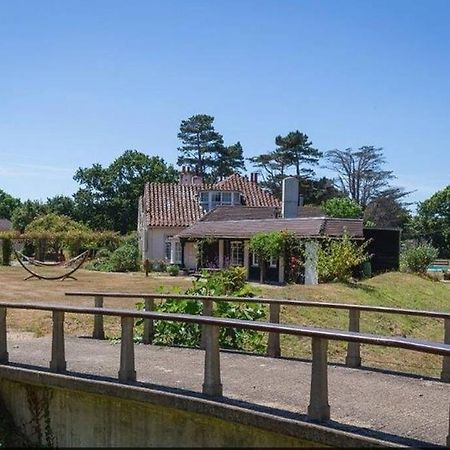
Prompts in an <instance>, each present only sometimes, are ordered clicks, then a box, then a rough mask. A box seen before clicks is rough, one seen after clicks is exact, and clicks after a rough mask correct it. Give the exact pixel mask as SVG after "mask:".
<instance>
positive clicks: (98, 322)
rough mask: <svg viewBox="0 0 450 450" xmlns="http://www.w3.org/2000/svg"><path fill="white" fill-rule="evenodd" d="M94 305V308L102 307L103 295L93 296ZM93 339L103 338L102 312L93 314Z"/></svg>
mask: <svg viewBox="0 0 450 450" xmlns="http://www.w3.org/2000/svg"><path fill="white" fill-rule="evenodd" d="M94 306H95V307H96V308H103V297H102V296H101V295H96V296H95V297H94ZM92 337H93V338H94V339H105V328H104V325H103V314H95V315H94V332H93V333H92Z"/></svg>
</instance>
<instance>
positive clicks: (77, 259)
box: [14, 250, 89, 280]
mask: <svg viewBox="0 0 450 450" xmlns="http://www.w3.org/2000/svg"><path fill="white" fill-rule="evenodd" d="M14 253H15V255H16V258H17V261H19V264H20V265H21V266H22V267H23V268H24V269H25V270H26V271H27V272H28V273H29V274H30V275H29V276H28V277H26V278H24V280H28V279H30V278H38V279H39V280H65V279H66V278H72V280H76V278H75V277H74V276H72V274H73V273H75V272H76V271H77V270H78V269H79V268H80V267H81V266H82V265H83V263H84V262H85V261H86V259H87V257H88V254H89V250H86V251H85V252H83V253H81V255H78V256H76V257H75V258H72V259H70V260H69V261H67V262H63V261H62V262H60V263H56V264H55V263H50V264H48V263H44V261H38V263H37V264H36V261H37V260H35V259H34V258H29V257H28V256H25V255H23V254H22V253H20V252H18V251H16V250H14ZM22 259H23V260H25V261H28V262H29V263H30V264H34V265H37V266H40V267H43V266H49V265H50V266H53V267H55V266H59V267H70V266H72V265H74V267H72V268H71V269H70V270H69V271H68V272H67V273H65V274H62V275H55V276H46V275H40V274H39V273H37V272H35V271H33V270H31V269H30V268H29V267H27V266H26V265H25V264H24V262H23V260H22ZM39 263H40V264H39Z"/></svg>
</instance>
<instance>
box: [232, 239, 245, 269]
mask: <svg viewBox="0 0 450 450" xmlns="http://www.w3.org/2000/svg"><path fill="white" fill-rule="evenodd" d="M235 251H236V253H235ZM230 265H231V266H243V265H244V243H243V242H242V241H231V242H230Z"/></svg>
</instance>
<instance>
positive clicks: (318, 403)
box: [308, 337, 330, 422]
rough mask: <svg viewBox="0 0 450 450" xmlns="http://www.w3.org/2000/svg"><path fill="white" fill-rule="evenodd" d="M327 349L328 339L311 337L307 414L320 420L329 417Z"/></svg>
mask: <svg viewBox="0 0 450 450" xmlns="http://www.w3.org/2000/svg"><path fill="white" fill-rule="evenodd" d="M327 349H328V339H322V338H317V337H313V338H312V366H311V393H310V400H309V406H308V416H309V417H310V418H311V419H313V420H318V421H321V422H322V421H325V420H329V419H330V405H329V404H328V365H327Z"/></svg>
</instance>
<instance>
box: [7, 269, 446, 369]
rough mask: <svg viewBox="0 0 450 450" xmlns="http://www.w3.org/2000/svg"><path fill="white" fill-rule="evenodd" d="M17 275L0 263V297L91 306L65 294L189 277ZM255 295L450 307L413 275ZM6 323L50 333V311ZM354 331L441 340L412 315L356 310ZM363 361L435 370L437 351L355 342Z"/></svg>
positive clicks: (291, 347) (339, 349) (287, 312)
mask: <svg viewBox="0 0 450 450" xmlns="http://www.w3.org/2000/svg"><path fill="white" fill-rule="evenodd" d="M24 276H25V274H24V271H23V269H21V268H18V267H0V292H1V294H0V300H8V301H18V302H19V301H33V302H47V303H64V304H77V305H85V306H92V305H93V301H92V299H89V298H76V297H65V296H64V292H66V291H70V290H90V291H95V290H104V291H116V292H117V291H122V292H154V291H155V290H156V289H158V288H160V287H161V286H162V287H163V288H164V289H165V290H170V289H171V287H172V286H177V287H180V288H181V289H186V288H187V287H190V286H191V285H192V279H191V278H189V277H180V276H179V277H170V276H167V275H162V274H154V273H152V274H150V276H149V277H145V275H144V274H143V273H101V272H91V271H87V270H80V271H79V272H78V273H77V277H78V280H77V281H74V280H66V281H44V280H28V281H23V278H24ZM255 290H256V291H257V294H258V295H261V296H264V297H272V298H289V299H309V300H317V301H335V302H347V303H359V304H368V305H383V306H393V307H400V308H416V309H428V310H441V311H450V284H449V283H441V282H437V281H430V280H428V279H424V278H421V277H419V276H416V275H409V274H402V273H394V272H393V273H386V274H383V275H379V276H376V277H374V278H372V279H370V280H366V281H364V282H361V283H359V284H357V285H355V286H350V285H345V284H341V283H330V284H320V285H317V286H300V285H288V286H282V287H280V286H263V287H261V286H259V285H255ZM135 303H136V300H126V299H106V300H105V306H111V307H113V306H115V307H124V308H134V307H135ZM281 317H282V319H281V320H282V322H288V323H296V324H303V325H315V326H320V327H329V328H339V329H345V328H346V327H347V324H348V316H347V313H346V312H345V311H336V310H328V309H316V308H303V307H302V308H299V307H295V308H294V307H282V316H281ZM8 323H9V330H14V331H18V332H32V333H34V334H35V335H37V336H42V335H44V334H48V333H50V332H51V315H50V314H48V313H45V312H31V313H30V312H29V311H21V310H17V311H10V312H9V313H8ZM92 323H93V319H92V317H90V316H80V315H72V314H68V315H67V318H66V328H65V329H66V332H67V333H69V334H75V335H90V334H91V332H92ZM105 325H106V331H107V334H108V335H109V336H117V335H118V334H119V330H120V325H119V321H118V319H116V318H106V319H105ZM361 331H367V332H372V333H377V334H387V335H404V336H414V337H417V338H423V339H429V340H435V341H442V340H443V324H442V321H439V320H434V319H426V318H420V317H408V316H399V315H389V314H378V313H365V312H362V313H361ZM282 354H283V356H288V357H301V358H302V357H309V356H310V339H306V338H305V339H303V338H301V339H298V338H293V337H290V336H283V337H282ZM329 358H330V362H337V363H340V362H343V361H344V358H345V344H340V343H333V342H331V343H330V350H329ZM362 358H363V364H364V365H365V366H370V367H383V368H387V369H392V370H400V371H405V372H412V373H419V374H423V375H434V376H436V375H438V374H439V371H440V365H441V358H440V357H436V356H432V355H425V354H421V353H417V352H412V351H407V350H397V349H385V348H382V347H375V346H362Z"/></svg>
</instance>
